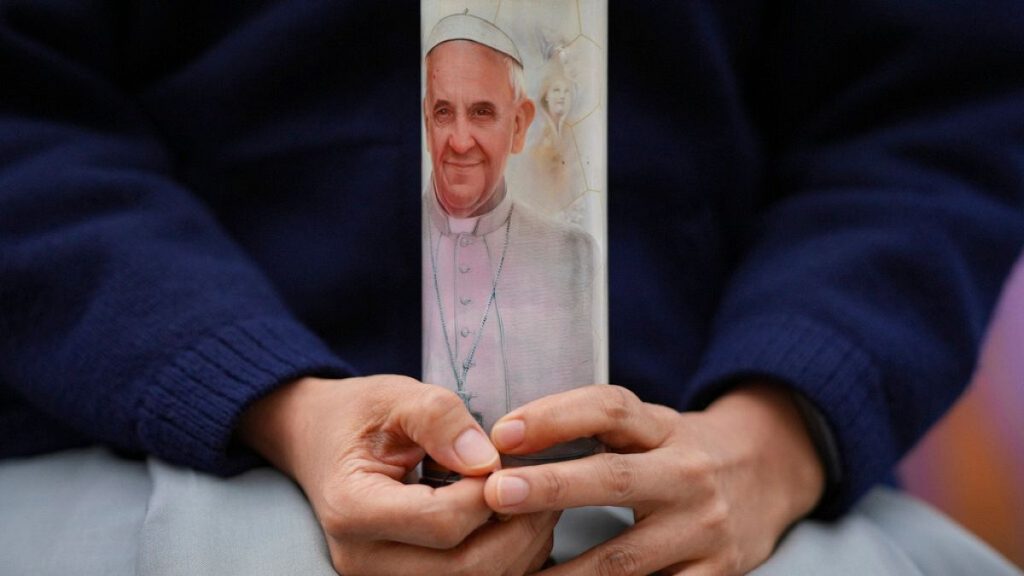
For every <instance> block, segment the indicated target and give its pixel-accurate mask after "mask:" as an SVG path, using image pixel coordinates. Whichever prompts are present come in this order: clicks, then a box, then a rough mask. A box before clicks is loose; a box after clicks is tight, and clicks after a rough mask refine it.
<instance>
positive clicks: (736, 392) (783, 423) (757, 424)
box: [707, 382, 825, 530]
mask: <svg viewBox="0 0 1024 576" xmlns="http://www.w3.org/2000/svg"><path fill="white" fill-rule="evenodd" d="M707 412H708V413H709V414H710V415H712V416H714V417H717V418H719V419H721V421H722V423H723V425H724V427H725V430H726V431H728V433H729V437H730V438H732V439H733V442H732V443H731V444H732V445H733V447H734V450H735V451H736V453H737V454H738V456H737V458H738V459H740V460H743V461H748V462H751V463H752V464H753V465H754V468H753V469H754V470H756V471H757V476H758V482H759V484H760V485H761V486H762V488H764V489H766V492H767V493H769V494H770V495H771V496H772V497H771V498H766V499H764V500H765V505H766V506H771V507H772V510H771V511H770V512H771V515H772V516H773V517H774V518H775V519H776V520H777V522H778V524H779V528H780V530H784V529H785V528H786V527H788V526H789V525H790V524H792V523H793V522H795V521H796V520H799V519H800V518H803V517H804V516H806V515H807V514H809V513H810V512H811V511H812V510H813V509H814V507H815V506H816V505H817V503H818V501H819V500H820V499H821V496H822V494H823V492H824V489H825V467H824V465H823V463H822V461H821V458H820V457H819V455H818V452H817V450H816V449H815V446H814V443H813V442H812V440H811V437H810V435H809V433H808V430H807V428H806V426H805V424H804V419H803V418H802V416H801V413H800V411H799V409H798V407H797V405H796V403H795V402H794V400H793V397H792V394H791V393H790V392H789V390H788V389H787V388H785V387H783V386H780V385H775V384H769V383H765V382H754V383H748V384H743V385H741V386H739V387H737V388H734V389H733V390H732V391H731V392H729V393H727V394H725V395H723V396H722V397H721V398H719V399H718V400H716V401H715V402H714V403H712V404H711V405H710V406H709V407H708V409H707ZM737 432H741V433H737Z"/></svg>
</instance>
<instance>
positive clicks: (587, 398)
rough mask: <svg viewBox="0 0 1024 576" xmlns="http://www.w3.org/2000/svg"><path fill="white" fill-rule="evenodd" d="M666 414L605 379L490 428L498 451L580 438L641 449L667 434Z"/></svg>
mask: <svg viewBox="0 0 1024 576" xmlns="http://www.w3.org/2000/svg"><path fill="white" fill-rule="evenodd" d="M667 415H678V413H677V412H675V411H674V410H671V409H669V408H666V407H664V406H657V405H654V404H645V403H643V402H641V401H640V399H639V398H637V397H636V395H635V394H633V393H632V392H630V391H629V390H626V389H625V388H622V387H620V386H610V385H607V384H601V385H596V386H586V387H583V388H577V389H574V390H570V391H567V392H562V393H560V394H553V395H551V396H546V397H543V398H539V399H537V400H534V401H533V402H530V403H529V404H526V405H525V406H522V407H520V408H517V409H516V410H513V411H512V412H510V413H508V414H506V415H505V416H504V417H502V418H501V419H500V420H498V421H497V422H496V423H495V424H494V427H493V428H492V429H491V440H492V441H493V442H494V445H495V446H496V447H497V448H498V450H500V451H502V452H506V453H509V454H529V453H531V452H537V451H538V450H543V449H544V448H548V447H550V446H553V445H555V444H559V443H562V442H568V441H570V440H575V439H577V438H588V437H592V436H593V437H597V438H598V439H599V440H600V441H601V442H603V443H604V444H605V445H607V446H610V447H612V448H614V449H616V450H618V451H626V452H640V451H644V450H650V449H651V448H654V447H656V446H658V445H659V444H661V442H663V441H664V439H665V437H666V436H667V435H668V432H669V429H670V428H669V426H668V425H667V424H666V418H665V416H667Z"/></svg>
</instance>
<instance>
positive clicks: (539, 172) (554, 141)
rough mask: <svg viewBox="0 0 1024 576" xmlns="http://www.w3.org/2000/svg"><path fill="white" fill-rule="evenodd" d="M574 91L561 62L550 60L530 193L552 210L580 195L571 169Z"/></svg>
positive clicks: (542, 88)
mask: <svg viewBox="0 0 1024 576" xmlns="http://www.w3.org/2000/svg"><path fill="white" fill-rule="evenodd" d="M574 94H575V88H574V86H573V83H572V80H570V79H569V78H568V77H567V76H566V75H565V73H564V71H563V69H562V66H561V64H560V63H559V62H558V61H556V60H552V61H550V62H549V63H548V65H547V66H546V73H545V75H544V79H543V80H542V81H541V84H540V90H539V91H538V99H539V100H540V114H538V119H539V120H540V121H541V127H540V128H541V132H540V136H539V138H538V139H537V140H536V142H535V143H534V144H533V146H532V147H531V148H530V159H531V161H532V163H531V170H532V176H533V183H534V186H533V187H532V189H531V190H530V191H529V193H528V194H527V198H528V201H529V202H530V203H531V204H532V205H534V206H536V207H537V208H539V209H541V210H543V211H544V212H545V213H549V214H555V213H558V212H559V211H561V210H564V209H565V208H566V207H567V206H568V205H569V204H571V203H572V201H573V200H575V198H576V192H577V189H576V188H577V186H576V184H577V183H576V182H573V181H572V179H571V178H572V175H573V174H574V173H573V172H572V171H571V170H570V167H571V166H572V165H571V163H572V162H573V161H574V160H575V159H574V158H573V157H572V155H573V153H574V150H575V149H574V148H573V147H572V141H571V139H572V134H571V133H570V131H569V128H568V127H567V126H566V122H567V118H568V117H569V113H570V111H571V109H572V104H573V96H574Z"/></svg>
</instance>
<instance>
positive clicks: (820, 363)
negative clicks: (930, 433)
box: [682, 316, 899, 517]
mask: <svg viewBox="0 0 1024 576" xmlns="http://www.w3.org/2000/svg"><path fill="white" fill-rule="evenodd" d="M752 379H762V380H770V381H773V382H777V383H780V384H782V385H786V386H789V387H791V388H793V389H795V390H797V391H798V392H799V393H801V394H802V395H803V396H804V398H806V399H807V401H809V402H810V403H811V404H812V405H813V407H814V408H816V409H817V410H818V411H819V412H820V413H821V414H822V415H823V416H824V418H825V420H826V421H827V423H828V426H829V429H830V430H831V432H832V433H833V435H834V438H835V440H836V444H837V448H838V452H839V460H840V464H841V471H840V474H839V476H840V478H839V481H838V482H837V485H835V486H831V487H830V491H829V493H828V494H827V496H826V498H825V499H823V500H822V502H821V503H820V504H819V506H818V508H817V510H816V511H815V515H817V516H821V517H833V516H836V515H839V514H842V513H843V512H845V511H846V510H848V509H849V508H850V507H851V506H852V505H853V504H854V503H855V502H856V501H857V499H858V498H859V497H860V496H862V495H863V494H864V493H865V492H867V490H868V489H869V488H870V487H871V486H872V485H874V484H875V483H877V482H879V481H881V480H883V479H884V478H885V477H886V475H887V474H888V473H889V470H890V469H891V467H892V466H893V465H894V464H895V463H896V461H897V459H898V458H899V450H898V448H897V446H896V443H895V440H894V436H893V434H894V432H893V430H892V428H891V424H890V414H889V403H888V401H887V400H886V396H885V393H884V391H883V388H882V381H881V377H880V374H879V372H878V368H877V367H876V365H875V363H874V362H873V361H872V359H871V358H870V357H869V355H868V354H867V353H866V352H865V351H864V350H863V349H862V348H861V347H860V346H858V345H856V344H855V343H854V342H852V341H851V340H850V339H849V338H848V337H847V336H845V335H844V334H841V333H839V332H837V331H836V330H834V329H832V328H830V327H827V326H825V325H823V324H820V323H818V322H816V321H814V320H811V319H809V318H805V317H802V316H762V317H756V318H748V319H743V320H739V321H733V322H730V323H729V324H728V325H727V326H720V327H719V330H718V331H717V332H716V333H715V334H714V336H713V338H712V341H711V344H710V346H709V347H708V349H707V351H706V352H705V355H704V358H703V361H702V364H701V367H700V369H699V370H698V371H697V373H696V375H695V376H694V378H693V380H692V381H691V383H690V386H689V387H688V388H687V392H686V395H685V397H684V398H683V399H682V402H683V406H684V407H686V408H687V409H701V408H704V407H705V406H707V405H708V404H710V403H711V402H712V401H713V400H714V399H715V398H717V397H718V396H720V395H722V394H723V393H725V392H726V391H728V389H729V388H731V387H732V386H734V385H736V384H738V383H740V382H743V381H748V380H752Z"/></svg>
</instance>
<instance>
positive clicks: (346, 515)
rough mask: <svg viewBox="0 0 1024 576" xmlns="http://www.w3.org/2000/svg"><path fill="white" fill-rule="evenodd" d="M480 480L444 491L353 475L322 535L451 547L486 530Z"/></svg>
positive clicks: (487, 514)
mask: <svg viewBox="0 0 1024 576" xmlns="http://www.w3.org/2000/svg"><path fill="white" fill-rule="evenodd" d="M483 483H484V480H483V479H482V478H463V479H462V480H460V481H458V482H455V483H453V484H450V485H447V486H444V487H442V488H431V487H429V486H425V485H422V484H402V483H401V482H398V481H396V480H394V479H392V478H389V477H387V476H385V475H382V474H366V475H352V476H350V477H349V481H348V485H347V486H346V487H345V489H344V493H343V494H340V495H339V501H338V502H337V503H334V505H333V506H332V510H334V511H335V514H334V515H333V517H332V518H329V519H324V518H321V522H322V523H323V524H324V530H325V531H326V532H327V533H328V534H329V535H331V536H333V537H335V538H339V539H346V540H390V541H395V542H402V543H405V544H412V545H416V546H424V547H429V548H437V549H449V548H454V547H455V546H457V545H458V544H459V543H460V542H462V541H463V540H464V539H465V538H466V537H467V536H469V535H470V534H471V533H472V532H473V531H474V530H476V529H477V528H479V527H480V526H482V525H484V524H485V523H486V522H487V520H488V519H489V518H490V516H491V514H492V511H491V509H490V508H488V507H487V505H486V503H485V502H484V498H483Z"/></svg>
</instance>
